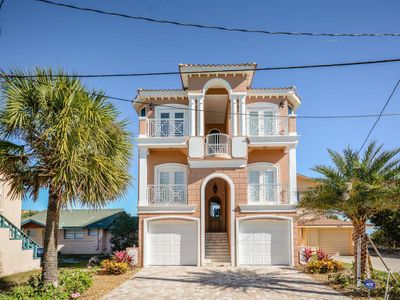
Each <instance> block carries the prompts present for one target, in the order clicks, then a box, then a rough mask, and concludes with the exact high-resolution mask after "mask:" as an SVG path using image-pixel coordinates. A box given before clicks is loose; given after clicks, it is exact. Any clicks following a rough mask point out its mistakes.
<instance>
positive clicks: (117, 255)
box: [112, 251, 132, 263]
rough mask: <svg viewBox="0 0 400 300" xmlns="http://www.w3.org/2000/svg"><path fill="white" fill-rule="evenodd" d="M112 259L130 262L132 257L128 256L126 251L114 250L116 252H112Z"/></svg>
mask: <svg viewBox="0 0 400 300" xmlns="http://www.w3.org/2000/svg"><path fill="white" fill-rule="evenodd" d="M112 260H114V261H116V262H127V263H130V262H131V260H132V257H130V256H129V255H128V253H127V252H126V251H116V252H114V255H113V257H112Z"/></svg>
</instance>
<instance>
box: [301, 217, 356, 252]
mask: <svg viewBox="0 0 400 300" xmlns="http://www.w3.org/2000/svg"><path fill="white" fill-rule="evenodd" d="M299 228H300V230H299V241H300V245H301V246H304V247H307V248H311V249H312V250H317V249H322V250H324V251H325V252H327V253H329V254H331V255H353V239H352V235H353V225H352V223H351V222H349V221H343V220H339V219H328V218H319V219H315V220H308V221H306V220H304V221H303V220H301V221H299Z"/></svg>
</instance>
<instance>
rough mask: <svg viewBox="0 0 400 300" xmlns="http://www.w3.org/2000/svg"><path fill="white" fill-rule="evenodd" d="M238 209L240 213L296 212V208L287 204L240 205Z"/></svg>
mask: <svg viewBox="0 0 400 300" xmlns="http://www.w3.org/2000/svg"><path fill="white" fill-rule="evenodd" d="M239 208H240V212H241V213H269V212H274V213H276V212H286V213H287V212H293V213H295V212H297V206H295V205H287V204H277V205H268V204H259V205H257V204H242V205H239Z"/></svg>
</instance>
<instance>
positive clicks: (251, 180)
mask: <svg viewBox="0 0 400 300" xmlns="http://www.w3.org/2000/svg"><path fill="white" fill-rule="evenodd" d="M279 193H280V186H279V185H278V167H277V166H274V165H273V164H270V163H256V164H252V165H249V167H248V196H249V202H252V203H260V204H262V203H270V204H272V203H276V202H279V197H278V195H279Z"/></svg>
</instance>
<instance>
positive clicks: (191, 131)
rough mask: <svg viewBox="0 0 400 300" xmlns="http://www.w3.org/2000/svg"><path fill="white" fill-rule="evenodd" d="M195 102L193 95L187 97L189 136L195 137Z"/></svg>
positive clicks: (195, 98)
mask: <svg viewBox="0 0 400 300" xmlns="http://www.w3.org/2000/svg"><path fill="white" fill-rule="evenodd" d="M196 101H197V97H196V96H194V95H189V108H190V111H189V119H190V123H189V124H190V126H189V135H190V136H195V135H196Z"/></svg>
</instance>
